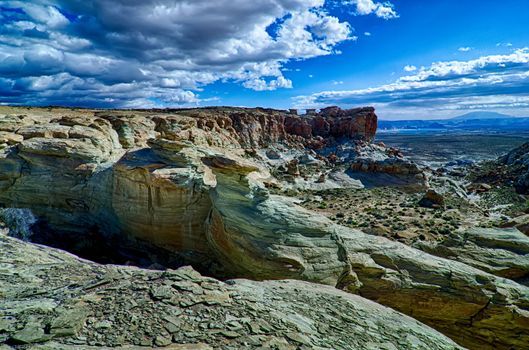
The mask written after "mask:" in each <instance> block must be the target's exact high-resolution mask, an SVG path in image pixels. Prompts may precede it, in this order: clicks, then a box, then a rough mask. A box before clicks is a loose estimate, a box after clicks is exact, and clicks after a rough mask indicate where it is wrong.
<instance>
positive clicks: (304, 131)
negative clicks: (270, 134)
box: [285, 107, 377, 141]
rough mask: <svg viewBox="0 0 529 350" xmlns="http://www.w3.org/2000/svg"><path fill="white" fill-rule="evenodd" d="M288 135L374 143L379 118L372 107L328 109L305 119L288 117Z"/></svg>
mask: <svg viewBox="0 0 529 350" xmlns="http://www.w3.org/2000/svg"><path fill="white" fill-rule="evenodd" d="M285 129H286V131H287V133H289V134H293V135H299V136H301V137H303V138H305V139H310V138H311V137H321V138H324V139H325V138H329V137H333V138H335V139H341V138H346V139H348V140H351V139H352V140H365V141H372V140H373V139H374V137H375V133H376V131H377V116H376V115H375V109H374V108H371V107H366V108H355V109H347V110H342V109H340V108H338V107H328V108H324V109H322V110H321V112H320V113H315V114H311V115H306V116H304V117H297V116H287V117H286V119H285Z"/></svg>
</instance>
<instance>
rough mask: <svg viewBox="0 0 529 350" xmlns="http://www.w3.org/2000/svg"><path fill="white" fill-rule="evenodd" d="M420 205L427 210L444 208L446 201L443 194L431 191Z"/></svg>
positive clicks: (422, 199)
mask: <svg viewBox="0 0 529 350" xmlns="http://www.w3.org/2000/svg"><path fill="white" fill-rule="evenodd" d="M419 205H420V206H421V207H425V208H442V207H444V205H445V199H444V197H443V195H442V194H440V193H438V192H437V191H435V190H432V189H430V190H428V191H426V194H425V195H424V197H422V198H421V200H420V201H419Z"/></svg>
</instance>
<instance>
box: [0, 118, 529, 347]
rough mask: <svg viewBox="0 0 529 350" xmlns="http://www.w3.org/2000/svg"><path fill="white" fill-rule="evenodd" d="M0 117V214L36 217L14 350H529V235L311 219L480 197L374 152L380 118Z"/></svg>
mask: <svg viewBox="0 0 529 350" xmlns="http://www.w3.org/2000/svg"><path fill="white" fill-rule="evenodd" d="M3 108H4V107H3ZM0 112H1V113H3V114H4V116H3V117H2V118H0V152H1V153H0V204H1V205H2V206H3V207H5V208H11V209H9V210H11V211H12V212H13V211H14V213H15V215H17V213H18V214H19V215H22V214H21V213H26V215H29V214H27V212H23V210H30V213H31V215H32V216H34V220H32V221H31V228H30V229H27V230H23V231H24V234H17V229H18V230H19V231H20V229H19V227H18V228H17V225H13V224H11V225H10V224H9V222H6V228H5V235H0V246H1V247H2V252H6V253H5V254H4V253H3V254H2V257H1V258H0V259H1V260H0V264H1V265H0V266H1V267H2V274H0V281H2V287H0V296H3V297H4V298H3V299H2V301H0V312H1V314H0V316H1V318H0V322H1V323H0V344H1V343H2V342H3V343H5V344H4V345H3V346H4V348H6V349H10V348H11V347H15V348H29V349H35V350H37V349H74V348H75V349H77V348H79V349H81V348H82V349H85V348H86V349H90V348H93V347H99V348H102V347H116V346H118V347H122V348H123V349H125V348H133V347H136V348H138V349H140V348H152V347H161V348H163V347H166V348H168V349H208V348H211V347H213V348H223V349H224V348H225V349H237V348H252V347H256V348H258V347H261V348H270V349H297V348H300V349H313V348H320V349H334V348H340V349H348V348H387V349H394V348H399V349H410V348H417V349H457V348H460V347H467V348H470V349H477V348H481V349H510V348H517V349H524V348H528V344H529V287H528V285H529V283H528V281H529V237H528V236H526V235H525V234H524V233H522V232H521V231H520V229H519V228H516V227H515V228H499V227H489V228H484V227H481V226H483V225H481V226H480V225H478V224H476V223H474V222H471V223H470V222H464V223H463V224H461V225H460V227H459V226H458V227H457V229H456V228H454V229H453V230H452V231H451V232H449V234H444V233H442V234H441V233H431V234H430V235H428V234H423V233H420V232H422V231H420V230H419V229H418V233H417V235H416V236H409V237H408V236H402V235H403V233H402V232H400V233H396V234H389V233H388V232H387V231H386V232H385V233H382V234H381V233H380V232H374V231H373V229H374V228H375V226H376V225H371V224H368V225H366V227H365V228H364V227H363V226H360V225H353V224H347V223H346V222H345V220H343V219H345V214H344V211H345V209H344V208H341V209H340V212H334V211H333V210H334V209H333V208H335V207H336V208H337V207H338V204H339V205H342V206H344V205H346V204H347V205H348V204H349V203H348V202H347V201H346V200H340V203H332V204H331V205H333V208H329V207H328V206H327V204H325V205H324V202H323V201H321V200H320V201H318V202H317V207H316V208H315V207H314V206H313V203H315V202H314V200H315V198H317V197H319V196H320V194H321V193H331V192H332V191H338V192H341V193H342V194H343V193H356V192H355V191H359V193H361V195H362V196H364V195H366V194H367V193H373V192H372V191H375V190H376V189H377V188H383V191H385V192H386V193H385V194H384V195H390V194H395V193H398V194H399V196H408V197H409V196H414V195H417V194H418V195H419V196H422V195H423V194H425V193H426V196H427V195H428V193H430V197H432V196H433V195H431V193H434V194H436V195H437V196H440V197H441V198H445V197H446V198H447V200H446V201H447V202H448V203H451V202H450V200H451V198H452V197H450V196H452V195H453V196H454V198H456V197H457V198H459V199H460V198H467V197H466V190H465V189H462V188H461V185H460V184H459V183H457V182H454V181H453V180H452V179H451V178H450V177H448V176H445V175H444V174H438V173H436V172H435V171H432V170H431V169H424V168H421V167H420V166H418V165H417V164H415V163H413V162H412V161H410V160H409V159H407V158H406V157H404V156H403V155H402V153H401V152H399V150H397V149H394V148H392V147H388V146H386V145H384V144H382V143H376V142H374V139H375V135H376V129H377V116H376V114H375V111H374V109H373V108H371V107H364V108H356V109H350V110H342V109H340V108H338V107H329V108H324V109H322V110H321V111H320V112H312V111H311V112H310V113H308V114H306V115H301V116H300V115H297V113H296V112H295V111H290V112H287V111H281V110H271V109H262V108H255V109H247V108H234V107H212V108H201V109H179V110H83V109H65V108H51V107H50V108H22V107H20V108H17V107H5V108H4V109H1V108H0ZM518 153H520V154H522V155H523V154H526V152H525V151H523V150H521V151H518ZM518 153H516V157H515V156H512V157H510V158H509V157H507V158H506V159H505V160H504V162H508V161H509V160H508V159H514V158H516V159H519V158H521V157H522V156H521V155H519V154H518ZM513 154H514V153H513ZM522 158H523V157H522ZM523 159H525V158H523ZM512 162H515V161H512ZM524 164H525V163H524ZM517 179H519V180H517V181H518V182H516V183H517V184H518V183H520V184H521V185H517V188H522V187H523V186H524V184H525V182H524V181H525V180H524V178H523V177H521V176H518V177H517ZM481 180H483V179H481ZM485 188H486V187H485ZM329 191H331V192H329ZM370 191H371V192H370ZM436 191H437V192H436ZM443 191H451V192H450V193H448V192H447V193H445V192H443ZM462 192H464V193H462ZM408 197H406V198H408ZM335 198H339V196H336V197H335ZM381 198H382V197H381ZM435 198H437V197H435ZM349 200H351V201H352V199H350V198H349ZM364 202H365V200H364ZM417 202H420V201H419V200H417ZM444 202H445V201H444V199H443V200H439V203H435V204H436V207H434V208H429V209H428V210H429V211H428V212H426V211H424V212H425V213H427V214H428V215H431V216H432V217H436V216H439V215H440V214H439V213H440V212H442V211H443V210H446V208H445V206H446V205H445V203H444ZM354 203H355V205H356V203H358V204H362V203H363V202H362V200H354ZM399 205H400V206H401V207H402V208H404V205H401V204H399ZM465 205H467V206H468V208H469V209H468V210H469V211H472V213H474V214H473V215H474V216H471V217H469V218H470V219H473V220H474V219H475V220H478V219H479V220H482V219H483V220H485V219H486V218H485V215H484V214H483V213H482V211H483V210H477V209H475V206H472V205H471V204H468V203H467V202H465ZM465 208H466V207H465ZM17 210H18V211H17ZM410 210H417V211H419V210H421V211H423V209H420V208H419V207H416V208H415V209H413V208H412V209H410ZM424 210H426V209H424ZM449 210H451V209H449ZM352 211H353V212H354V210H352ZM347 215H349V213H348V214H347ZM350 215H353V213H351V214H350ZM489 216H490V215H488V214H487V218H488V217H489ZM467 219H468V218H467ZM350 220H351V222H353V221H354V220H353V219H350ZM432 220H433V219H432ZM4 221H8V220H5V218H4ZM15 221H16V220H15ZM472 225H475V226H476V227H473V226H472ZM19 226H20V225H19ZM511 226H513V225H511ZM399 235H400V236H399ZM8 236H18V237H20V238H25V239H26V242H24V241H21V240H17V239H15V238H12V237H8ZM418 237H423V238H422V239H419V238H418ZM416 238H417V239H416ZM27 241H31V242H33V243H30V242H27ZM34 243H37V244H40V245H35V244H34ZM47 246H52V247H55V248H60V249H62V250H67V251H70V252H72V253H74V254H76V255H78V256H80V258H78V257H75V256H72V255H70V254H68V253H66V252H64V251H60V250H56V249H54V248H49V247H47ZM81 258H85V259H89V260H91V261H88V260H83V259H81ZM124 265H129V266H124ZM130 265H132V266H130ZM190 266H192V267H190ZM132 300H134V303H133V304H135V305H134V306H133V307H131V306H130V304H131V303H132ZM323 306H325V307H323ZM105 310H111V312H105ZM153 310H155V311H153ZM131 315H133V316H134V317H132V320H128V321H126V319H127V318H129V317H131ZM228 316H229V317H228ZM142 318H144V319H145V320H146V321H145V322H140V320H141V319H142ZM344 320H345V321H344ZM230 322H231V323H232V325H231V326H230ZM210 324H211V325H210ZM224 324H227V325H229V327H228V326H225V325H224ZM162 325H165V326H162ZM120 329H127V330H129V331H128V332H126V334H125V335H122V336H120V334H119V333H120V331H119V330H120ZM4 348H2V345H0V349H2V350H4Z"/></svg>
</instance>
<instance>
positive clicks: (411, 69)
mask: <svg viewBox="0 0 529 350" xmlns="http://www.w3.org/2000/svg"><path fill="white" fill-rule="evenodd" d="M416 70H417V67H415V66H413V65H407V66H404V71H406V72H413V71H416Z"/></svg>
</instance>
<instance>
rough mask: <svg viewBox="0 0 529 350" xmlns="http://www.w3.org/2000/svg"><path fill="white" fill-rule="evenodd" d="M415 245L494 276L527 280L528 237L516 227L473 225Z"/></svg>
mask: <svg viewBox="0 0 529 350" xmlns="http://www.w3.org/2000/svg"><path fill="white" fill-rule="evenodd" d="M416 247H418V248H419V249H421V250H424V251H426V252H428V253H430V254H433V255H437V256H441V257H444V258H448V259H452V260H457V261H461V262H463V263H465V264H467V265H470V266H474V267H476V268H478V269H480V270H483V271H487V272H490V273H492V274H494V275H496V276H500V277H505V278H509V279H512V280H515V281H518V282H520V283H524V284H528V282H529V237H527V236H526V235H524V234H523V233H521V232H520V231H518V230H516V229H485V228H475V229H470V230H467V231H465V232H454V233H452V234H450V235H449V236H447V237H446V238H445V239H444V240H443V241H442V242H439V243H433V242H418V243H417V244H416Z"/></svg>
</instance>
